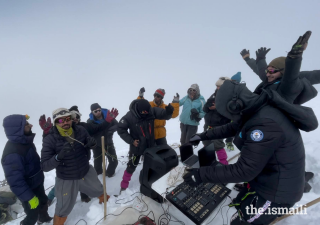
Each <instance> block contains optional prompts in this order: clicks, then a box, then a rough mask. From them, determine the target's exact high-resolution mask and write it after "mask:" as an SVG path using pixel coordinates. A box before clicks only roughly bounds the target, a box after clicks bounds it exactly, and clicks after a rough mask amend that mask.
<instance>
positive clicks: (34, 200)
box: [28, 196, 39, 209]
mask: <svg viewBox="0 0 320 225" xmlns="http://www.w3.org/2000/svg"><path fill="white" fill-rule="evenodd" d="M28 202H29V205H30V209H36V208H37V207H38V205H39V199H38V197H37V196H34V197H33V198H32V199H31V200H29V201H28Z"/></svg>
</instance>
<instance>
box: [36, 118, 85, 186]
mask: <svg viewBox="0 0 320 225" xmlns="http://www.w3.org/2000/svg"><path fill="white" fill-rule="evenodd" d="M72 128H73V132H74V139H76V140H78V141H80V142H82V143H83V144H84V145H85V144H86V143H87V137H89V134H88V132H87V131H86V130H85V129H84V128H83V127H82V126H77V125H74V124H73V125H72ZM66 142H67V140H66V138H64V137H62V136H61V135H60V134H59V131H58V129H57V128H56V127H52V128H51V129H50V131H49V134H48V135H47V136H46V137H45V138H44V139H43V144H42V150H41V167H42V169H43V171H45V172H48V171H50V170H53V169H56V173H57V177H59V178H60V179H63V180H79V179H82V178H83V177H84V176H85V175H86V174H87V172H88V171H89V155H90V149H88V148H85V147H84V146H83V145H82V144H80V143H78V142H76V141H75V142H73V146H72V147H73V149H74V151H72V152H69V153H68V154H66V156H65V157H64V159H62V160H60V161H58V160H57V159H56V155H57V154H59V152H60V151H61V150H62V148H63V145H64V144H65V143H66Z"/></svg>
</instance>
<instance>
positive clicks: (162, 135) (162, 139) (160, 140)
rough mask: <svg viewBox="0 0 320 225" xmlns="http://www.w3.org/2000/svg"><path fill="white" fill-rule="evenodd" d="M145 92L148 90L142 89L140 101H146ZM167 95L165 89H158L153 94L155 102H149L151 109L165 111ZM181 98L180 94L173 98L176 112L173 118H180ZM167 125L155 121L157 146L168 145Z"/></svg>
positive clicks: (163, 121)
mask: <svg viewBox="0 0 320 225" xmlns="http://www.w3.org/2000/svg"><path fill="white" fill-rule="evenodd" d="M145 91H146V90H145V89H144V87H143V88H141V89H140V91H139V96H138V99H144V97H143V95H144V92H145ZM165 94H166V92H165V90H164V89H161V88H158V89H157V90H156V91H155V92H154V94H153V96H154V99H153V101H152V102H149V103H150V105H151V107H159V108H162V109H165V107H166V106H167V105H166V104H164V102H163V98H164V95H165ZM179 97H180V96H179V94H178V93H177V95H176V96H174V97H173V100H172V103H171V105H172V106H173V108H174V111H173V114H172V117H171V118H176V117H177V116H179ZM165 125H166V121H165V120H157V119H155V120H154V139H155V143H156V145H164V144H167V139H166V136H167V132H166V128H165Z"/></svg>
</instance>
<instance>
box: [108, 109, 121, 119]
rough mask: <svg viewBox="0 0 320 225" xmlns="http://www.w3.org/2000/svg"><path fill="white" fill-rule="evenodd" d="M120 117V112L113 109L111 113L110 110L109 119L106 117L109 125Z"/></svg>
mask: <svg viewBox="0 0 320 225" xmlns="http://www.w3.org/2000/svg"><path fill="white" fill-rule="evenodd" d="M118 115H119V113H118V110H117V109H114V108H112V109H111V112H110V110H108V113H107V117H106V121H107V122H108V123H111V121H112V120H113V119H115V118H116V117H117V116H118Z"/></svg>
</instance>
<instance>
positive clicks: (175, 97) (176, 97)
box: [172, 93, 180, 103]
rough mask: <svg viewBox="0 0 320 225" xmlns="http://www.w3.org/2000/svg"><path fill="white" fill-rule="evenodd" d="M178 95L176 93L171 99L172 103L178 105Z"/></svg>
mask: <svg viewBox="0 0 320 225" xmlns="http://www.w3.org/2000/svg"><path fill="white" fill-rule="evenodd" d="M179 99H180V95H179V94H178V93H177V95H176V96H174V97H173V100H172V103H179Z"/></svg>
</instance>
